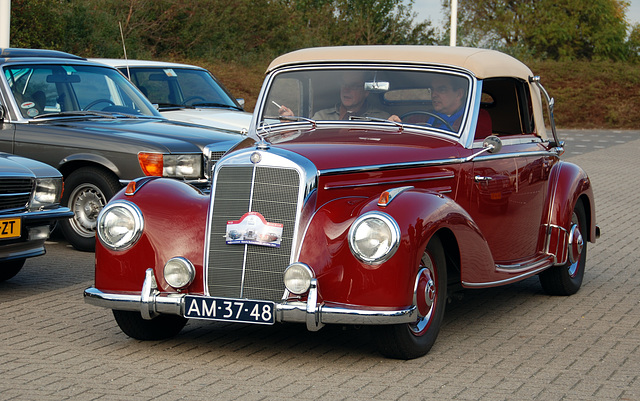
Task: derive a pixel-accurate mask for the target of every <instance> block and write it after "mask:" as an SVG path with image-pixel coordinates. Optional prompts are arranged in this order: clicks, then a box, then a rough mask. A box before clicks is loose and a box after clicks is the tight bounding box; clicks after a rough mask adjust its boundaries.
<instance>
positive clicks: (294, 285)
mask: <svg viewBox="0 0 640 401" xmlns="http://www.w3.org/2000/svg"><path fill="white" fill-rule="evenodd" d="M312 278H313V272H312V271H311V269H310V268H309V266H307V265H305V264H304V263H294V264H292V265H289V267H287V269H286V270H285V271H284V286H285V287H287V290H289V292H291V293H293V294H298V295H300V294H304V293H305V292H307V291H309V287H310V286H311V279H312Z"/></svg>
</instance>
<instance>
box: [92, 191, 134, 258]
mask: <svg viewBox="0 0 640 401" xmlns="http://www.w3.org/2000/svg"><path fill="white" fill-rule="evenodd" d="M115 209H123V210H125V211H126V212H127V213H129V216H130V218H131V222H132V223H133V228H132V229H131V230H129V234H128V235H126V236H123V237H122V238H121V239H119V240H117V241H112V240H111V239H110V237H109V236H108V235H107V234H106V232H105V230H107V229H108V228H109V227H106V225H105V220H106V218H107V217H108V215H109V214H110V213H114V212H115ZM143 230H144V217H143V216H142V211H140V209H139V208H138V206H137V205H136V204H135V203H132V202H129V201H126V200H116V201H113V202H109V203H108V204H107V205H106V206H105V207H104V208H103V209H102V210H101V211H100V214H99V215H98V220H97V224H96V232H97V233H98V238H99V239H100V242H101V243H102V244H103V245H104V246H106V247H107V248H109V249H111V250H114V251H124V250H127V249H129V248H131V247H132V246H134V245H135V244H136V243H137V242H138V240H139V239H140V237H141V236H142V231H143Z"/></svg>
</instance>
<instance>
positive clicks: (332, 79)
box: [260, 68, 471, 135]
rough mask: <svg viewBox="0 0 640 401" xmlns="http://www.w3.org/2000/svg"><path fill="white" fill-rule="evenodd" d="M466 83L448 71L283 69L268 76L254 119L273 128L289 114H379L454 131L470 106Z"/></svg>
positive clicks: (319, 118) (331, 117) (355, 119)
mask: <svg viewBox="0 0 640 401" xmlns="http://www.w3.org/2000/svg"><path fill="white" fill-rule="evenodd" d="M470 83H471V80H470V78H469V77H468V76H465V75H463V74H460V73H455V72H451V71H448V70H447V71H444V70H443V71H436V70H421V69H417V68H407V69H399V68H376V69H374V68H366V69H365V68H307V69H298V70H286V71H283V72H281V73H278V74H277V75H275V76H274V77H273V79H272V81H271V83H270V85H269V87H268V90H267V92H266V97H265V99H264V100H265V101H264V102H262V105H261V107H262V109H261V114H260V115H261V118H260V122H261V124H262V126H271V127H273V126H274V124H279V123H290V122H291V121H292V117H302V118H307V119H312V120H315V121H316V122H318V123H321V122H336V121H340V120H344V121H350V122H351V123H354V124H356V123H362V122H363V121H371V122H378V123H379V122H380V119H384V120H390V121H395V122H399V123H401V124H403V125H414V126H418V127H423V128H429V129H433V128H435V129H438V130H442V131H445V132H448V133H453V134H456V135H458V134H459V133H460V131H461V129H462V127H463V125H464V122H465V119H466V118H467V113H468V110H469V106H470V100H469V93H470ZM282 117H289V118H282ZM293 121H295V119H293Z"/></svg>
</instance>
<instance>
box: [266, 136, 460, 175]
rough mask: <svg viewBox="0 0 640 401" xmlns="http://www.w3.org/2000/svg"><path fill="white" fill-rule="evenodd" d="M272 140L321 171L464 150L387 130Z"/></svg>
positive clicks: (450, 142)
mask: <svg viewBox="0 0 640 401" xmlns="http://www.w3.org/2000/svg"><path fill="white" fill-rule="evenodd" d="M268 139H269V142H271V143H272V144H273V146H277V147H280V148H284V149H287V150H290V151H292V152H295V153H298V154H300V155H302V156H304V157H306V158H307V159H309V160H311V161H312V162H313V163H314V164H315V166H316V168H318V169H319V170H329V169H340V168H354V167H362V166H377V165H387V164H400V163H411V162H421V161H427V160H445V159H452V158H457V157H460V154H461V153H462V152H463V149H464V148H463V147H462V146H461V145H460V144H459V143H458V142H457V141H456V138H454V137H451V138H449V137H446V136H444V135H437V134H429V133H427V132H426V131H424V132H410V131H403V132H402V133H400V132H398V131H397V130H394V129H386V128H385V129H373V130H372V129H363V128H349V129H346V128H345V129H335V128H334V129H331V128H318V129H316V130H310V131H306V132H305V131H298V130H296V131H288V132H282V133H279V134H277V135H274V136H271V137H269V138H268Z"/></svg>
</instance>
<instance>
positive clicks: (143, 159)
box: [138, 152, 163, 177]
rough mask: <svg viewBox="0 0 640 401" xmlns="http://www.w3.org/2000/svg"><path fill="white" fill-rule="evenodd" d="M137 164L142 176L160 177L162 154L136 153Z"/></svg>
mask: <svg viewBox="0 0 640 401" xmlns="http://www.w3.org/2000/svg"><path fill="white" fill-rule="evenodd" d="M138 163H140V168H142V172H143V173H144V175H152V176H158V177H162V168H163V163H162V154H159V153H146V152H140V153H138Z"/></svg>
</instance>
